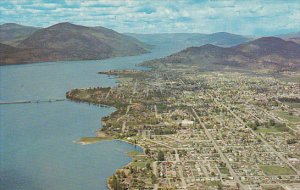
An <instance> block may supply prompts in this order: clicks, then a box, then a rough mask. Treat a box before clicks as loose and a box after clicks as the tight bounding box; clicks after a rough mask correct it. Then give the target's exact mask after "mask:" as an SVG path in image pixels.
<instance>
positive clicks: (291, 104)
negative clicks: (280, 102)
mask: <svg viewBox="0 0 300 190" xmlns="http://www.w3.org/2000/svg"><path fill="white" fill-rule="evenodd" d="M284 104H286V105H288V106H289V107H291V108H300V103H296V102H284Z"/></svg>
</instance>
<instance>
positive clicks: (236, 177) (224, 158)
mask: <svg viewBox="0 0 300 190" xmlns="http://www.w3.org/2000/svg"><path fill="white" fill-rule="evenodd" d="M192 111H193V113H194V115H195V116H196V119H197V120H198V121H199V123H200V125H201V127H203V129H204V132H205V134H206V136H207V137H208V138H209V140H211V142H212V143H213V145H214V148H215V149H216V150H217V151H218V153H219V154H220V157H221V159H222V160H223V162H224V163H226V166H227V168H228V169H229V172H230V174H231V176H232V177H233V178H234V180H235V182H236V183H237V184H239V187H240V189H241V190H245V187H244V185H243V184H242V182H241V180H240V178H239V177H238V176H237V174H236V173H235V172H234V170H233V169H232V167H231V165H230V163H229V162H228V160H227V158H226V157H225V155H224V154H223V152H222V151H221V149H220V147H219V146H218V145H217V143H216V142H215V140H214V139H213V138H212V136H211V134H210V132H209V130H208V129H207V128H206V126H205V125H204V123H203V122H202V121H201V119H200V118H199V116H198V114H197V113H196V111H195V110H194V108H192Z"/></svg>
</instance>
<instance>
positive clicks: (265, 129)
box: [257, 127, 285, 133]
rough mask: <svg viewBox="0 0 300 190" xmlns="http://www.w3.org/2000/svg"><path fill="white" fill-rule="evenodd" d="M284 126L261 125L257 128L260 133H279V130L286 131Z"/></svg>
mask: <svg viewBox="0 0 300 190" xmlns="http://www.w3.org/2000/svg"><path fill="white" fill-rule="evenodd" d="M284 131H285V130H284V128H280V127H259V128H258V129H257V132H260V133H278V132H284Z"/></svg>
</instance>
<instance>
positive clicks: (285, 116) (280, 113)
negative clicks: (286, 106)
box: [275, 111, 300, 122]
mask: <svg viewBox="0 0 300 190" xmlns="http://www.w3.org/2000/svg"><path fill="white" fill-rule="evenodd" d="M275 113H276V114H277V115H278V116H279V117H281V118H282V119H286V120H288V121H289V122H300V117H298V116H296V115H290V114H289V113H288V112H286V111H275Z"/></svg>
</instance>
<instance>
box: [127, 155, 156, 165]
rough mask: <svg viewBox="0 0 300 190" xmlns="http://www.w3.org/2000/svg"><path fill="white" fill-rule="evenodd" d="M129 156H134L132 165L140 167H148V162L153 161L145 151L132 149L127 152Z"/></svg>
mask: <svg viewBox="0 0 300 190" xmlns="http://www.w3.org/2000/svg"><path fill="white" fill-rule="evenodd" d="M127 155H128V156H130V157H132V159H133V161H132V162H131V164H130V165H131V166H136V167H138V168H146V165H147V163H150V164H151V162H152V161H153V160H151V159H149V158H148V157H146V156H145V155H144V154H143V153H141V152H138V151H130V152H128V153H127Z"/></svg>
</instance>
